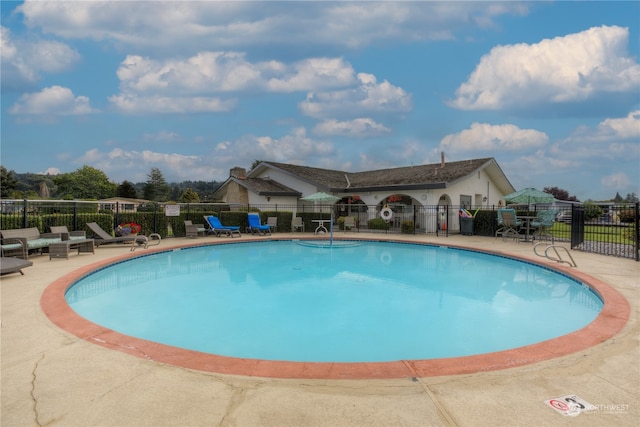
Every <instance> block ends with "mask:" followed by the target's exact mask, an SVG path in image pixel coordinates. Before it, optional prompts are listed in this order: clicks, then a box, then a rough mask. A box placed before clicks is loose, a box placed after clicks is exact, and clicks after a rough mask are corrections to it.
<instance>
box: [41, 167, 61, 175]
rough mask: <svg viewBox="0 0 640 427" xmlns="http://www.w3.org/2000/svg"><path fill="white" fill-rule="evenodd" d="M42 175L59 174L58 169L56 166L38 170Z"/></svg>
mask: <svg viewBox="0 0 640 427" xmlns="http://www.w3.org/2000/svg"><path fill="white" fill-rule="evenodd" d="M38 173H40V174H42V175H60V169H58V168H47V170H45V171H44V172H38Z"/></svg>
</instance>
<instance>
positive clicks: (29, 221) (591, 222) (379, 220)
mask: <svg viewBox="0 0 640 427" xmlns="http://www.w3.org/2000/svg"><path fill="white" fill-rule="evenodd" d="M108 208H109V209H105V205H104V204H103V203H100V202H97V201H67V200H8V199H2V200H0V229H3V230H6V229H14V228H27V227H37V228H38V229H39V230H40V232H42V233H45V232H49V227H50V226H53V225H66V226H67V227H68V228H69V229H70V230H86V223H88V222H97V223H98V224H100V226H101V227H102V228H104V229H105V230H107V231H109V230H114V229H115V228H116V227H117V225H118V224H121V223H125V222H137V223H139V224H141V225H142V229H143V231H142V232H143V233H144V234H147V235H148V234H151V233H157V234H159V235H160V236H162V238H165V237H173V236H184V235H185V227H184V221H185V220H191V221H193V223H196V224H197V223H204V218H203V216H204V215H216V216H218V217H219V218H220V219H221V221H222V223H223V224H224V225H240V226H241V229H242V230H244V229H245V228H246V226H247V215H246V213H247V212H249V211H253V212H259V213H260V215H261V220H262V222H263V223H266V222H267V218H268V217H271V216H275V217H276V218H277V227H276V231H281V232H284V231H291V220H292V217H293V216H294V215H295V216H298V217H301V218H302V219H303V222H304V224H305V230H306V231H313V230H314V229H315V225H317V224H314V223H313V220H314V219H316V220H317V219H329V218H331V217H333V218H334V230H335V231H341V230H342V229H343V226H342V224H343V222H344V218H345V217H347V216H350V217H353V218H354V219H355V224H356V226H355V228H354V229H353V230H354V231H355V232H359V231H368V232H374V233H376V232H377V233H405V234H433V235H438V236H448V235H449V234H451V233H454V234H459V233H460V232H461V231H462V227H461V225H463V226H464V227H465V234H475V235H480V236H492V237H493V236H495V233H496V230H497V228H498V223H497V215H496V211H497V209H498V207H497V206H489V207H486V206H485V207H482V208H480V209H477V210H476V208H471V209H468V210H469V211H471V212H473V213H475V217H474V218H473V220H472V221H468V219H467V220H463V219H462V218H460V217H459V212H460V209H459V207H458V206H443V205H433V206H420V205H391V206H389V208H390V209H391V215H388V216H387V215H385V217H384V218H383V217H382V215H381V211H382V208H383V206H381V205H364V204H361V203H360V204H349V205H341V204H338V205H330V204H315V205H310V204H300V205H290V204H278V205H259V204H229V203H183V204H175V203H149V204H145V205H138V206H134V205H132V204H130V203H127V204H120V203H118V202H115V203H112V204H110V205H109V206H108ZM516 209H517V208H516ZM543 209H549V207H548V206H530V207H528V210H527V209H526V208H525V209H524V210H520V209H517V211H516V212H517V215H521V216H535V215H536V214H537V213H538V212H539V211H540V210H543ZM554 209H558V208H557V207H554ZM587 213H588V212H586V211H585V207H584V206H574V207H566V208H564V207H563V208H560V209H559V214H558V216H557V218H556V221H555V222H554V224H553V226H552V227H551V228H550V230H548V231H549V233H550V234H551V235H552V236H553V240H554V242H565V243H570V247H571V249H575V250H581V251H588V252H596V253H601V254H605V255H612V256H618V257H625V258H632V259H635V260H636V261H640V253H639V252H638V241H639V235H638V231H639V230H638V229H639V227H638V223H639V209H638V203H635V204H620V205H611V206H608V209H607V211H606V213H605V214H604V215H601V216H600V217H598V218H590V217H589V216H588V215H587ZM468 227H471V230H472V232H471V233H467V232H466V231H467V228H468Z"/></svg>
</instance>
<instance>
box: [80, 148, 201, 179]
mask: <svg viewBox="0 0 640 427" xmlns="http://www.w3.org/2000/svg"><path fill="white" fill-rule="evenodd" d="M77 163H78V164H90V165H92V166H93V167H95V168H97V169H100V170H102V171H104V172H105V173H106V174H107V175H108V176H126V177H127V180H129V181H133V182H144V181H146V180H147V176H146V174H147V173H148V172H149V171H150V170H151V168H154V167H157V168H159V169H160V170H162V171H170V172H169V173H167V175H165V179H166V180H167V181H169V182H173V181H183V180H193V179H210V178H205V177H210V176H211V165H210V164H209V162H208V160H207V159H206V158H203V157H202V156H185V155H183V154H176V153H159V152H155V151H151V150H143V151H132V150H124V149H122V148H114V149H113V150H111V151H109V152H103V151H101V150H99V149H92V150H89V151H87V152H85V153H84V154H83V155H82V156H81V157H80V158H79V159H77ZM132 175H133V176H132Z"/></svg>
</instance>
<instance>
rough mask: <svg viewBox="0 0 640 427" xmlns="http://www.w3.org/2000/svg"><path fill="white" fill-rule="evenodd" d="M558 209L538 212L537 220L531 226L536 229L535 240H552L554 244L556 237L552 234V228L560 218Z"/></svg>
mask: <svg viewBox="0 0 640 427" xmlns="http://www.w3.org/2000/svg"><path fill="white" fill-rule="evenodd" d="M558 212H559V210H558V209H545V210H542V211H538V213H537V215H536V219H535V220H533V221H531V226H532V227H533V228H535V229H536V231H534V232H533V239H534V240H535V239H540V238H542V237H547V238H549V237H550V238H551V243H554V236H553V234H552V233H551V227H553V224H554V222H555V220H556V217H557V216H558Z"/></svg>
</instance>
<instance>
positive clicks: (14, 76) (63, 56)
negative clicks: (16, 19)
mask: <svg viewBox="0 0 640 427" xmlns="http://www.w3.org/2000/svg"><path fill="white" fill-rule="evenodd" d="M0 58H1V61H0V62H1V65H2V87H3V88H9V87H20V86H21V85H25V84H27V85H30V84H33V83H35V82H37V81H38V80H39V79H40V75H41V74H42V73H43V72H45V73H59V72H62V71H66V70H69V69H70V68H71V67H72V66H73V65H75V64H76V63H77V62H78V61H79V60H80V55H79V54H78V52H77V51H76V50H74V49H72V48H70V47H69V46H67V45H66V44H64V43H60V42H57V41H53V40H36V41H29V42H27V41H25V40H21V39H17V40H15V39H14V38H13V36H12V34H11V31H10V30H9V29H8V28H5V27H0Z"/></svg>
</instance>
